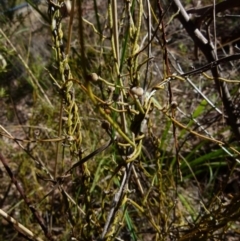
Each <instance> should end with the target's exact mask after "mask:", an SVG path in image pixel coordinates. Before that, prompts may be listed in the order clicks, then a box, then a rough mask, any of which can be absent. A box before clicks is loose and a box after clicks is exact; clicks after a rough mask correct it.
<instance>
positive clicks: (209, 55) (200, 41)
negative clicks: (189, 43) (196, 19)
mask: <svg viewBox="0 0 240 241" xmlns="http://www.w3.org/2000/svg"><path fill="white" fill-rule="evenodd" d="M173 8H174V10H175V11H178V10H179V9H180V13H179V15H178V18H179V20H180V22H181V23H182V25H183V26H184V28H185V29H186V31H187V32H188V34H189V36H190V37H191V38H192V39H193V41H194V43H195V44H196V46H197V47H198V48H199V49H200V50H201V51H202V52H203V54H204V55H205V57H206V59H207V61H208V62H209V63H211V62H215V61H216V56H215V54H214V49H213V47H212V45H211V43H210V42H209V41H208V40H207V39H206V38H205V37H204V36H203V35H202V33H201V32H200V30H199V29H198V28H197V27H196V26H195V25H194V23H193V22H192V21H191V20H190V17H189V15H188V14H187V12H186V11H185V9H184V7H183V6H182V4H181V2H180V1H179V0H173ZM216 9H217V5H216ZM211 71H212V75H213V78H214V81H215V85H216V87H217V91H218V93H219V95H220V97H221V98H222V102H223V104H224V107H225V109H226V113H227V115H228V120H229V125H230V126H231V128H232V130H233V132H234V134H235V136H236V138H237V139H238V140H240V127H239V126H238V123H237V122H238V120H237V117H236V115H235V114H234V113H233V110H232V106H231V104H232V103H231V96H230V93H229V91H228V87H227V84H226V83H225V82H221V81H219V79H218V78H219V77H220V74H219V73H218V69H217V66H215V67H213V68H212V69H211Z"/></svg>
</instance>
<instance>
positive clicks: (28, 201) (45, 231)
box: [0, 153, 54, 240]
mask: <svg viewBox="0 0 240 241" xmlns="http://www.w3.org/2000/svg"><path fill="white" fill-rule="evenodd" d="M0 160H1V162H2V164H3V166H4V167H5V169H6V171H7V173H8V175H9V177H10V178H11V180H12V182H13V183H14V185H15V186H16V188H17V190H18V192H19V193H20V195H21V197H22V199H23V200H24V202H25V203H26V205H27V206H28V208H29V209H30V210H31V212H32V214H33V216H34V218H35V219H36V221H37V222H38V224H39V225H40V226H41V228H42V230H43V232H44V233H45V236H46V237H47V238H48V239H49V240H54V239H53V237H52V235H51V234H50V233H49V232H48V228H47V227H46V225H45V223H44V219H43V218H42V217H41V215H40V214H39V212H38V211H37V209H36V208H35V207H34V205H33V204H32V203H31V202H30V200H29V199H28V198H27V196H26V194H25V193H24V191H23V189H22V187H21V185H20V184H19V183H18V181H17V179H16V177H15V176H14V174H13V173H12V171H11V169H10V167H9V166H8V163H7V160H6V159H5V158H4V157H3V155H2V154H1V153H0Z"/></svg>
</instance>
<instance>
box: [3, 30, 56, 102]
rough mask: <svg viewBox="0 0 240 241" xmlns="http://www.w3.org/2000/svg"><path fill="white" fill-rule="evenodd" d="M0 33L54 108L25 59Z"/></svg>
mask: <svg viewBox="0 0 240 241" xmlns="http://www.w3.org/2000/svg"><path fill="white" fill-rule="evenodd" d="M0 33H1V34H2V36H3V37H4V38H5V39H6V41H7V43H8V44H9V45H10V46H11V48H12V49H13V51H14V52H15V53H16V54H17V57H18V58H19V59H20V61H21V62H22V64H23V65H24V67H25V69H26V70H27V72H28V73H29V75H30V76H31V78H32V80H33V83H34V84H35V85H36V86H37V87H38V88H39V90H40V92H41V93H42V94H43V96H44V98H45V99H46V101H47V102H48V104H49V105H50V106H52V103H51V101H50V100H49V99H48V97H47V95H46V94H45V92H44V90H43V89H42V87H41V85H40V84H39V82H38V80H37V79H36V77H35V76H34V74H33V73H32V71H31V70H30V69H29V67H28V65H27V63H26V62H25V61H24V59H23V58H22V56H21V55H20V54H19V53H18V51H17V49H16V48H15V47H14V46H13V44H12V42H11V41H10V39H9V38H8V37H7V36H6V35H5V33H4V32H3V30H2V29H1V28H0Z"/></svg>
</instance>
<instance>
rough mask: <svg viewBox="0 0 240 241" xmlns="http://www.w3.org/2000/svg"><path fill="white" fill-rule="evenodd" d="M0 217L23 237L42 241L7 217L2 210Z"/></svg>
mask: <svg viewBox="0 0 240 241" xmlns="http://www.w3.org/2000/svg"><path fill="white" fill-rule="evenodd" d="M0 215H1V216H2V217H3V218H5V219H6V220H7V221H8V222H9V223H12V224H13V226H14V228H15V229H16V230H17V231H18V232H20V233H22V234H23V235H25V236H27V237H30V239H32V240H36V241H43V240H42V239H41V238H39V237H36V236H35V235H34V233H33V232H32V231H30V230H29V229H28V228H26V227H25V226H23V225H22V224H21V223H19V222H18V221H17V220H15V219H14V218H13V217H11V216H10V215H8V214H7V213H6V212H4V211H3V210H2V209H0Z"/></svg>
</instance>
